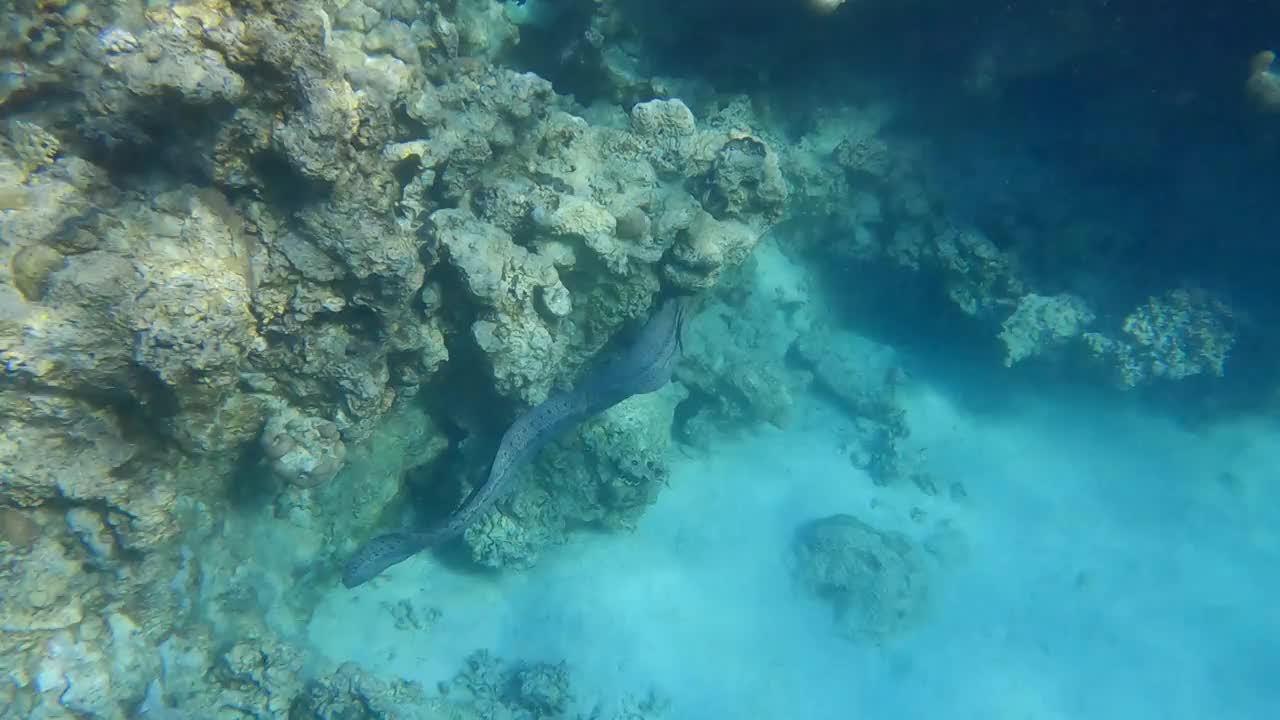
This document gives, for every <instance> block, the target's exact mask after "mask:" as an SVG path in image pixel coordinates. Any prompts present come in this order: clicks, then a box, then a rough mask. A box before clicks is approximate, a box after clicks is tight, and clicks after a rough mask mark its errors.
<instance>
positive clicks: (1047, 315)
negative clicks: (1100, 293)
mask: <svg viewBox="0 0 1280 720" xmlns="http://www.w3.org/2000/svg"><path fill="white" fill-rule="evenodd" d="M1095 319H1096V316H1095V315H1094V314H1093V311H1091V310H1090V309H1089V307H1088V306H1087V305H1086V304H1085V302H1084V300H1082V299H1080V298H1079V297H1076V296H1075V295H1070V294H1065V293H1064V294H1059V295H1054V296H1051V297H1046V296H1044V295H1037V294H1035V293H1029V294H1027V295H1024V296H1022V299H1021V300H1019V301H1018V308H1017V309H1016V310H1014V311H1013V314H1012V315H1010V316H1009V317H1007V318H1005V321H1004V323H1003V324H1002V325H1001V327H1000V340H1001V342H1003V343H1004V347H1005V356H1004V364H1005V365H1006V366H1012V365H1014V364H1015V363H1019V362H1022V361H1023V360H1026V359H1027V358H1030V357H1035V356H1036V355H1040V354H1042V353H1044V352H1046V351H1049V350H1051V349H1053V348H1056V347H1061V346H1063V345H1065V344H1067V343H1068V342H1070V341H1071V340H1073V339H1076V338H1079V337H1080V336H1081V335H1082V334H1083V333H1084V328H1085V327H1087V326H1088V325H1089V324H1090V323H1092V322H1093V321H1094V320H1095Z"/></svg>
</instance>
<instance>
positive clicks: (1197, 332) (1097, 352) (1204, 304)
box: [1083, 289, 1235, 387]
mask: <svg viewBox="0 0 1280 720" xmlns="http://www.w3.org/2000/svg"><path fill="white" fill-rule="evenodd" d="M1233 325H1234V320H1233V313H1232V311H1231V309H1230V308H1229V307H1228V306H1227V305H1226V304H1225V303H1223V302H1222V301H1221V300H1218V299H1217V298H1215V297H1213V296H1211V295H1209V294H1208V293H1206V292H1204V291H1193V290H1186V289H1178V290H1171V291H1169V292H1167V293H1165V294H1163V295H1160V296H1159V297H1152V298H1149V299H1148V300H1147V302H1146V303H1144V304H1143V305H1141V306H1139V307H1138V308H1137V309H1135V310H1134V311H1133V312H1131V313H1130V314H1129V315H1127V316H1126V317H1125V319H1124V322H1123V324H1122V326H1121V332H1122V333H1123V334H1122V335H1120V336H1119V337H1115V336H1108V335H1104V334H1102V333H1096V332H1090V333H1085V334H1084V336H1083V338H1084V343H1085V346H1086V347H1087V348H1088V350H1089V351H1090V352H1091V353H1093V355H1094V356H1095V357H1097V358H1098V359H1100V360H1102V361H1103V362H1104V363H1106V365H1107V366H1108V367H1109V368H1111V369H1112V370H1113V372H1114V374H1115V376H1116V378H1117V380H1118V381H1119V382H1120V384H1121V385H1122V386H1124V387H1137V386H1139V385H1143V384H1146V383H1150V382H1153V381H1156V380H1162V379H1163V380H1180V379H1183V378H1188V377H1192V376H1196V375H1208V376H1217V377H1221V376H1222V375H1223V373H1224V372H1225V366H1226V362H1227V356H1228V355H1229V354H1230V352H1231V348H1232V346H1233V345H1234V344H1235V332H1234V331H1233V329H1232V327H1233Z"/></svg>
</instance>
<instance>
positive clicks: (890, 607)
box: [793, 515, 928, 644]
mask: <svg viewBox="0 0 1280 720" xmlns="http://www.w3.org/2000/svg"><path fill="white" fill-rule="evenodd" d="M793 550H794V555H795V563H796V574H797V577H798V578H799V579H800V581H801V582H802V583H804V584H805V585H806V586H807V587H808V588H809V589H810V590H811V591H812V592H813V593H814V594H816V595H817V596H818V597H820V598H822V599H823V600H826V601H827V602H829V603H831V605H832V607H833V608H834V610H835V621H836V628H837V632H839V633H840V634H841V635H842V636H844V637H846V638H848V639H850V640H853V641H855V642H870V643H876V644H880V643H883V642H887V641H890V640H892V639H893V638H894V637H895V636H897V635H900V634H901V633H903V632H905V631H907V630H909V629H910V628H911V627H912V626H913V625H914V624H916V623H918V622H919V621H920V618H921V615H922V613H923V612H924V611H925V608H926V602H927V599H928V589H927V584H926V580H925V577H924V575H923V570H922V567H921V563H920V561H919V560H918V559H917V555H918V551H917V550H916V549H915V546H914V545H913V544H912V541H911V540H910V539H909V538H908V537H907V536H905V535H903V534H901V533H897V532H884V531H881V530H877V529H876V528H873V527H871V526H870V525H868V524H866V523H865V522H863V521H861V520H859V519H857V518H855V517H852V516H850V515H832V516H829V517H825V518H820V519H817V520H813V521H811V522H809V523H806V524H805V525H803V526H801V527H800V528H799V529H797V531H796V537H795V542H794V545H793Z"/></svg>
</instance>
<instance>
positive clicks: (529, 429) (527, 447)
mask: <svg viewBox="0 0 1280 720" xmlns="http://www.w3.org/2000/svg"><path fill="white" fill-rule="evenodd" d="M688 311H689V299H688V298H682V297H678V298H671V299H668V300H667V301H665V302H664V303H663V304H662V306H661V307H660V308H659V309H658V312H656V313H654V315H653V317H651V318H649V321H648V322H647V323H645V325H644V327H643V328H642V329H641V330H640V333H639V335H637V336H636V339H635V342H634V343H632V344H631V346H630V347H629V348H627V350H626V351H625V352H623V353H622V354H621V355H619V356H617V357H615V358H613V359H612V360H610V361H609V362H606V363H605V364H604V365H602V366H601V367H600V368H599V369H597V370H595V371H594V372H592V373H591V374H590V375H588V377H587V378H586V379H585V380H584V381H583V382H582V383H581V385H580V386H579V387H578V388H577V389H575V390H573V391H572V392H562V393H556V394H553V395H551V396H550V397H548V398H547V399H546V400H545V401H543V402H542V403H539V404H538V405H535V406H534V407H533V408H531V409H529V411H528V412H526V413H525V414H523V415H521V416H520V417H519V418H517V419H516V421H515V422H514V423H512V424H511V427H509V428H507V432H506V433H504V434H503V436H502V441H501V442H500V443H499V444H498V452H497V455H495V456H494V459H493V464H492V465H491V466H490V467H489V476H488V478H487V479H486V480H485V482H484V484H483V485H481V486H480V487H479V488H477V489H476V490H475V492H473V493H472V494H471V495H470V496H468V497H467V499H466V500H465V501H464V502H463V503H462V507H461V508H459V509H458V511H457V512H456V513H454V514H453V515H452V516H450V517H449V519H448V520H447V521H445V523H444V525H442V526H440V527H438V528H435V529H433V530H427V531H418V532H415V531H401V532H393V533H389V534H386V535H379V536H378V537H375V538H373V539H372V540H370V541H369V542H367V543H365V544H364V545H363V546H361V547H360V549H358V550H357V551H356V553H355V555H353V556H352V557H351V559H350V560H348V561H347V564H346V566H345V567H344V568H343V572H342V584H343V585H345V586H346V587H349V588H353V587H356V586H357V585H361V584H363V583H365V582H368V581H369V580H371V579H372V578H374V577H375V576H377V575H378V574H379V573H381V572H382V571H383V570H386V569H387V568H389V567H391V566H392V565H395V564H396V563H399V562H402V561H404V560H407V559H409V558H410V557H413V556H414V555H416V554H418V553H419V552H421V551H422V550H425V549H426V548H428V547H432V546H434V545H438V544H440V543H442V542H445V541H446V540H450V539H452V538H454V537H457V536H458V535H461V534H462V533H463V532H464V531H465V530H466V529H467V527H469V526H470V525H471V523H472V522H474V521H475V519H476V518H478V517H480V515H482V514H484V513H485V512H487V511H488V510H489V508H491V507H493V504H494V503H495V502H497V501H498V500H499V499H500V498H501V497H502V496H503V495H505V494H506V493H507V492H508V491H510V490H511V481H512V479H513V478H514V477H515V476H516V474H517V473H518V471H519V470H520V468H521V467H523V466H524V465H525V463H527V462H529V461H530V460H532V459H533V457H534V456H535V455H537V454H538V451H539V450H541V449H542V448H543V447H544V446H545V445H546V444H547V443H549V442H551V441H552V440H553V439H555V438H557V437H559V436H560V435H561V434H563V433H564V432H565V431H567V430H569V429H570V428H572V427H575V426H577V425H578V423H580V422H582V421H583V420H586V419H587V418H589V417H592V416H594V415H597V414H599V413H601V412H604V411H605V410H608V409H609V408H611V407H613V406H614V405H617V404H618V403H620V402H622V401H623V400H626V399H627V398H629V397H631V396H632V395H643V394H645V393H651V392H654V391H656V390H659V389H661V388H662V386H664V385H666V384H667V383H668V382H669V381H670V380H671V373H672V372H673V371H674V370H675V367H676V363H677V362H678V361H679V359H680V354H681V352H682V351H683V350H684V339H683V334H684V323H685V318H686V315H687V313H688Z"/></svg>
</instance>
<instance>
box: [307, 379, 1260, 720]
mask: <svg viewBox="0 0 1280 720" xmlns="http://www.w3.org/2000/svg"><path fill="white" fill-rule="evenodd" d="M909 405H910V408H911V424H912V427H913V431H914V433H913V438H912V441H913V443H914V444H916V445H917V446H919V447H922V448H927V458H928V462H929V465H930V467H931V469H932V471H933V472H934V473H935V475H936V476H937V478H938V480H939V486H940V487H941V488H942V489H943V493H942V494H941V496H939V497H938V498H936V499H932V500H931V499H929V498H926V497H924V496H923V495H922V494H921V493H920V492H919V491H917V490H915V489H914V488H913V487H911V486H910V484H909V483H905V482H903V483H900V484H899V485H896V486H894V487H892V488H889V489H887V490H886V489H879V488H875V487H874V486H873V485H872V484H871V483H870V482H869V481H868V480H867V478H866V477H865V475H863V474H862V473H861V472H860V471H858V470H856V469H854V468H853V467H852V466H851V465H850V464H849V462H848V460H847V459H845V457H844V455H842V453H841V452H840V450H839V448H838V445H839V442H840V440H839V438H840V435H841V432H842V428H844V427H845V426H847V425H848V423H847V421H846V420H845V419H844V418H842V417H841V416H840V415H839V414H838V413H835V412H833V411H831V410H829V409H826V408H825V407H823V406H821V405H820V404H817V403H809V406H808V407H806V408H804V409H803V410H802V412H800V413H799V414H798V415H799V416H798V417H797V419H796V421H795V422H794V423H793V424H792V425H791V426H790V427H789V428H788V429H787V430H785V431H781V430H775V429H765V430H761V431H759V432H757V433H753V434H751V435H750V436H748V437H744V438H741V439H737V440H726V441H725V442H724V443H723V444H721V445H719V446H717V447H716V448H715V449H714V451H713V452H712V453H711V456H710V457H702V458H695V459H689V458H683V457H679V458H676V460H675V467H674V473H673V481H672V487H670V488H669V489H667V490H666V491H664V493H663V494H662V496H661V498H660V499H659V501H658V504H657V505H656V506H655V507H654V508H652V509H651V511H650V512H649V514H648V515H646V517H645V518H644V520H643V521H642V523H641V527H640V529H639V530H638V531H637V532H636V533H634V534H631V535H623V536H612V537H610V536H604V537H600V536H591V537H585V538H581V539H580V540H579V541H578V542H575V543H574V544H573V545H570V546H568V547H564V548H554V549H551V550H549V551H548V552H547V554H546V556H545V558H544V560H543V562H542V563H541V564H540V565H539V566H538V567H537V568H535V569H534V570H532V571H529V572H526V573H522V574H512V575H507V576H503V577H499V578H496V579H495V578H477V577H467V576H460V575H457V574H455V573H452V572H450V571H448V570H446V569H444V568H442V567H441V566H440V565H439V564H438V563H436V562H435V561H434V560H432V559H430V558H425V557H423V558H416V559H413V560H410V561H409V562H406V563H403V564H401V565H399V566H397V567H396V568H394V569H393V570H392V571H391V572H390V573H389V577H388V578H386V579H385V580H380V581H376V582H375V583H372V584H370V585H368V586H365V587H362V588H359V589H357V590H355V591H347V590H343V589H341V588H336V589H335V590H334V591H333V592H332V593H331V594H330V596H329V597H328V598H327V599H326V600H325V602H324V603H323V605H322V607H321V608H320V609H319V611H318V612H317V613H316V615H315V617H314V619H313V621H312V624H311V626H310V636H311V639H312V640H313V641H314V642H315V643H316V645H317V646H318V647H319V648H320V649H321V650H322V651H323V652H324V653H326V654H327V655H329V656H330V658H332V659H334V660H347V659H352V660H356V661H359V662H361V663H362V664H364V665H365V666H366V667H367V668H369V669H372V670H374V671H376V672H380V673H385V674H388V675H399V676H403V677H407V678H411V679H416V680H419V681H421V682H423V683H424V685H426V686H427V687H429V688H430V687H433V686H434V683H435V682H437V681H439V680H444V679H447V678H448V677H450V676H451V674H452V673H453V672H454V671H456V670H457V669H458V668H459V667H460V665H461V662H462V659H463V658H464V657H465V656H466V655H467V654H468V653H469V652H470V651H472V650H474V649H476V648H480V647H487V648H489V649H490V650H491V651H493V652H494V653H496V654H497V655H499V656H501V657H504V658H509V659H520V660H549V661H558V660H560V659H564V660H566V661H567V662H568V663H569V666H570V670H571V672H572V673H573V677H574V682H575V690H576V694H577V696H578V698H579V700H580V701H583V703H584V704H585V705H587V706H589V705H590V704H591V703H592V702H593V701H594V700H596V699H602V700H604V701H605V702H606V704H607V703H608V701H609V699H610V698H614V697H617V696H618V695H620V694H624V693H642V692H644V691H646V690H647V689H649V688H650V687H654V688H656V689H657V690H658V692H659V693H661V694H663V695H665V696H667V697H668V698H670V699H671V701H672V706H671V713H670V715H671V717H673V718H680V719H682V720H684V719H687V720H710V719H713V718H798V719H807V718H814V719H815V720H816V719H824V720H825V719H826V718H832V719H835V718H841V719H843V718H948V719H957V720H958V719H964V718H974V719H975V720H976V719H977V718H983V719H997V720H998V719H1000V718H1017V719H1019V720H1023V719H1028V720H1030V719H1042V718H1090V719H1103V718H1116V719H1117V720H1119V719H1121V718H1124V719H1125V720H1133V719H1135V718H1153V719H1155V718H1160V719H1176V718H1187V719H1188V720H1203V719H1204V718H1210V717H1212V718H1259V719H1261V718H1274V717H1280V672H1277V671H1278V670H1280V611H1276V610H1274V607H1275V606H1276V605H1277V601H1276V598H1277V597H1280V534H1278V533H1277V527H1280V523H1277V518H1280V483H1277V482H1276V477H1275V470H1276V469H1277V468H1280V440H1278V439H1277V438H1280V433H1277V431H1276V427H1275V426H1274V425H1270V424H1264V423H1262V422H1257V423H1242V424H1240V425H1238V426H1234V427H1229V428H1220V429H1217V430H1214V431H1212V432H1207V433H1204V434H1200V435H1193V434H1190V433H1188V432H1185V431H1182V430H1179V429H1177V428H1175V427H1174V426H1172V425H1171V424H1170V423H1167V422H1164V421H1160V420H1155V419H1152V418H1150V417H1146V416H1143V415H1140V414H1135V413H1134V412H1131V411H1125V410H1117V409H1114V408H1113V409H1104V408H1099V407H1097V406H1096V405H1094V404H1091V403H1090V401H1088V400H1087V399H1082V398H1081V397H1080V395H1079V394H1078V393H1073V392H1065V391H1064V392H1063V393H1061V394H1060V395H1056V396H1052V397H1047V396H1045V395H1042V396H1041V397H1040V399H1037V400H1034V401H1028V402H1020V403H1019V402H1013V403H1007V404H1004V405H1003V406H1002V407H1001V409H999V410H989V411H987V412H985V413H983V414H981V415H977V414H974V413H972V412H968V411H966V410H964V409H962V408H959V407H957V406H955V405H954V404H952V403H950V402H948V401H947V400H946V399H945V398H944V396H943V394H942V393H940V392H935V391H932V390H928V389H921V390H918V391H917V392H916V393H915V396H914V397H912V398H911V399H910V401H909ZM1223 472H1231V473H1233V474H1234V475H1235V476H1236V478H1237V481H1236V484H1235V485H1234V489H1233V487H1232V486H1229V485H1228V484H1226V483H1223V482H1221V481H1220V479H1219V476H1220V474H1221V473H1223ZM952 481H959V482H961V483H963V484H964V486H965V487H966V489H967V490H968V493H969V498H968V499H967V500H966V501H964V502H962V503H959V504H956V503H953V502H952V501H951V500H949V499H947V498H946V497H945V495H946V492H945V490H946V487H947V485H948V484H949V483H950V482H952ZM873 499H874V500H875V507H874V508H873V507H872V505H873V502H872V501H873ZM913 505H918V506H920V507H921V508H923V509H924V510H926V512H927V518H926V520H925V521H924V522H923V523H913V522H911V521H910V520H908V519H907V511H908V510H909V508H910V507H912V506H913ZM835 512H846V513H851V514H855V515H857V516H859V517H861V518H863V519H864V520H866V521H867V522H870V523H871V524H873V525H876V526H879V527H882V528H885V529H889V528H898V529H904V530H907V531H909V532H910V533H911V534H913V535H915V536H918V537H922V536H925V535H928V534H929V533H930V532H931V531H932V529H933V527H934V523H935V522H936V521H937V520H938V519H941V518H943V517H951V518H953V520H954V523H955V525H956V526H957V527H959V528H960V529H961V530H962V531H963V532H964V534H965V535H966V536H967V537H968V545H969V552H968V554H967V558H965V559H964V560H962V561H959V562H953V563H951V564H950V566H949V567H948V568H946V569H944V570H938V571H936V572H935V574H934V575H933V576H932V578H931V590H932V595H933V598H932V599H933V603H932V607H931V608H930V611H929V614H928V616H927V617H926V619H925V621H924V624H923V625H922V626H921V627H919V628H918V629H917V630H915V631H914V632H912V633H910V634H908V635H907V636H906V637H903V638H901V639H900V640H898V641H897V642H894V643H891V644H890V645H889V646H888V647H886V648H883V649H877V648H872V647H865V646H857V645H854V644H851V643H849V642H847V641H844V640H840V639H838V638H837V637H835V636H834V634H833V633H832V623H831V616H830V612H829V611H828V609H827V608H826V607H824V606H823V605H821V604H819V603H818V602H817V601H814V600H812V599H810V598H808V597H807V596H806V595H805V594H804V593H803V592H801V591H800V590H798V589H797V588H796V587H794V585H793V583H792V582H791V581H790V579H789V576H788V570H787V546H788V543H789V541H790V538H791V533H792V531H793V529H794V528H795V526H796V525H797V524H798V523H800V522H802V521H805V520H808V519H811V518H814V517H818V516H822V515H827V514H831V513H835ZM402 598H408V599H409V600H410V601H411V603H412V604H413V605H414V606H415V607H418V608H422V609H425V608H430V607H435V608H439V609H440V610H441V611H442V612H443V615H442V617H441V618H440V620H439V622H438V623H437V625H436V626H435V627H434V628H433V629H431V630H426V631H412V630H409V631H402V630H397V629H396V628H395V627H394V624H393V621H392V617H391V614H390V612H389V611H387V610H386V609H384V608H383V607H382V604H383V603H389V602H396V601H398V600H400V599H402Z"/></svg>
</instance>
